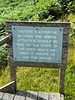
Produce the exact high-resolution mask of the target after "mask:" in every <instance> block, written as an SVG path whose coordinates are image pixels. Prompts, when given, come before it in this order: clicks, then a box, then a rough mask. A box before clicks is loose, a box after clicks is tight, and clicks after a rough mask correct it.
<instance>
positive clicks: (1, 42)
mask: <svg viewBox="0 0 75 100" xmlns="http://www.w3.org/2000/svg"><path fill="white" fill-rule="evenodd" d="M11 37H12V36H11V34H10V35H8V36H6V37H5V38H3V39H1V40H0V46H2V45H3V44H5V43H8V42H10V40H11Z"/></svg>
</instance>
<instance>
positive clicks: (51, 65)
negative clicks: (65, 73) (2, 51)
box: [8, 56, 67, 69]
mask: <svg viewBox="0 0 75 100" xmlns="http://www.w3.org/2000/svg"><path fill="white" fill-rule="evenodd" d="M8 59H9V62H8V64H9V66H12V65H13V66H18V67H39V68H40V67H41V68H61V69H66V68H67V59H63V60H62V63H58V64H57V63H44V62H23V61H13V57H12V56H9V57H8Z"/></svg>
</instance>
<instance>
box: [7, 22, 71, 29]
mask: <svg viewBox="0 0 75 100" xmlns="http://www.w3.org/2000/svg"><path fill="white" fill-rule="evenodd" d="M11 25H13V26H14V25H16V26H39V27H40V26H42V27H70V22H40V21H39V22H37V21H30V22H28V21H12V20H6V29H7V30H9V29H11Z"/></svg>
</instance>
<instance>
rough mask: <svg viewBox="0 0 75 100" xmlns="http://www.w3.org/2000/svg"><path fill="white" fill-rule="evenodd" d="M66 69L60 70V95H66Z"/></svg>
mask: <svg viewBox="0 0 75 100" xmlns="http://www.w3.org/2000/svg"><path fill="white" fill-rule="evenodd" d="M64 82H65V69H60V78H59V93H61V94H64Z"/></svg>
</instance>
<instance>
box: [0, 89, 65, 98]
mask: <svg viewBox="0 0 75 100" xmlns="http://www.w3.org/2000/svg"><path fill="white" fill-rule="evenodd" d="M0 100H64V96H63V95H62V94H60V93H47V92H34V91H30V92H27V97H26V91H18V92H17V94H9V93H1V98H0Z"/></svg>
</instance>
